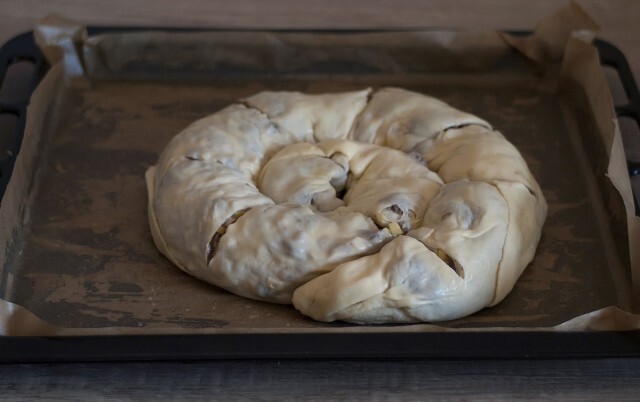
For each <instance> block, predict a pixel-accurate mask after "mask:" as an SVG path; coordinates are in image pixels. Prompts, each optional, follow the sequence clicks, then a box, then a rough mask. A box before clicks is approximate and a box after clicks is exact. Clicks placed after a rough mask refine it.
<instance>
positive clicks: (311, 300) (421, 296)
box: [146, 88, 547, 324]
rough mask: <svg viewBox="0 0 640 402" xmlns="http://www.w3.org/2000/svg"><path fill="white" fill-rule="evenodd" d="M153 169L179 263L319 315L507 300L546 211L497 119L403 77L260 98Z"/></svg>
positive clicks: (174, 149) (159, 220)
mask: <svg viewBox="0 0 640 402" xmlns="http://www.w3.org/2000/svg"><path fill="white" fill-rule="evenodd" d="M146 178H147V188H148V193H149V222H150V226H151V232H152V234H153V238H154V241H155V243H156V245H157V247H158V249H159V250H160V251H161V252H162V253H163V254H164V255H166V256H167V257H168V258H169V259H170V260H171V261H172V262H173V263H174V264H175V265H177V266H178V267H179V268H180V269H182V270H184V271H185V272H187V273H189V274H191V275H193V276H195V277H197V278H200V279H202V280H205V281H207V282H209V283H212V284H214V285H217V286H220V287H222V288H224V289H227V290H228V291H230V292H233V293H235V294H238V295H240V296H244V297H248V298H252V299H257V300H264V301H269V302H275V303H293V305H294V306H295V308H296V309H298V310H299V311H300V312H302V313H303V314H305V315H308V316H310V317H312V318H314V319H316V320H320V321H334V320H343V321H348V322H355V323H362V324H366V323H408V322H420V321H425V322H430V321H442V320H451V319H456V318H460V317H463V316H465V315H468V314H471V313H474V312H476V311H479V310H481V309H482V308H484V307H487V306H491V305H494V304H496V303H498V302H500V301H501V300H502V299H503V298H504V297H505V296H506V295H507V294H508V293H509V292H510V291H511V289H512V288H513V286H514V284H515V282H516V280H517V279H518V277H519V276H520V274H521V273H522V272H523V270H524V269H525V267H526V266H527V265H528V264H529V262H531V260H532V259H533V256H534V254H535V250H536V247H537V244H538V241H539V239H540V233H541V230H542V225H543V223H544V219H545V216H546V211H547V204H546V202H545V199H544V197H543V195H542V191H541V189H540V187H539V185H538V184H537V182H536V180H535V179H534V177H533V176H532V174H531V172H530V171H529V168H528V167H527V164H526V163H525V161H524V159H523V158H522V156H521V155H520V153H519V152H518V150H517V149H516V148H515V147H514V146H513V145H512V144H511V143H509V142H508V141H507V140H506V139H505V138H504V137H503V136H502V134H500V133H499V132H497V131H494V130H493V129H492V127H491V125H490V124H489V123H487V122H486V121H484V120H482V119H480V118H478V117H476V116H473V115H470V114H468V113H464V112H462V111H459V110H456V109H454V108H452V107H451V106H449V105H447V104H446V103H443V102H441V101H439V100H437V99H434V98H432V97H428V96H425V95H421V94H418V93H414V92H409V91H406V90H403V89H398V88H383V89H380V90H378V91H371V90H370V89H366V90H363V91H356V92H346V93H337V94H320V95H308V94H302V93H297V92H262V93H259V94H257V95H254V96H252V97H250V98H247V99H244V100H242V101H240V102H238V103H236V104H233V105H231V106H229V107H227V108H225V109H223V110H221V111H219V112H218V113H215V114H213V115H211V116H209V117H206V118H204V119H201V120H199V121H197V122H195V123H193V124H192V125H191V126H189V127H188V128H186V129H185V130H184V131H183V132H181V133H180V134H178V135H177V136H176V137H174V138H173V139H172V140H171V142H170V143H169V144H168V145H167V146H166V148H165V149H164V151H163V152H162V154H161V155H160V158H159V161H158V164H157V165H156V166H153V167H151V168H149V170H148V171H147V175H146Z"/></svg>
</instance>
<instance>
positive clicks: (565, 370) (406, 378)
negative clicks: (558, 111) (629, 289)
mask: <svg viewBox="0 0 640 402" xmlns="http://www.w3.org/2000/svg"><path fill="white" fill-rule="evenodd" d="M576 2H577V3H578V4H580V5H581V6H582V7H583V8H584V9H585V10H586V11H587V12H588V13H590V14H591V15H592V16H593V17H594V19H595V20H596V21H597V22H598V23H599V24H600V25H601V27H602V31H601V33H600V34H599V36H600V37H601V38H603V39H606V40H608V41H610V42H612V43H614V44H615V45H616V46H618V47H619V48H620V49H621V50H622V51H623V52H624V53H625V54H626V56H627V59H628V60H629V62H630V64H631V66H632V70H633V72H634V74H635V76H636V77H640V1H639V0H578V1H576ZM266 3H267V2H264V1H259V0H240V1H233V2H232V1H207V0H181V1H169V0H128V1H125V0H111V1H97V0H84V1H82V0H57V1H44V0H43V1H38V0H0V42H2V43H3V42H5V41H6V40H8V39H9V38H11V37H12V36H14V35H16V34H18V33H20V32H23V31H27V30H30V29H31V28H32V26H33V24H34V23H35V21H36V20H38V19H39V18H41V17H43V16H45V15H47V14H49V13H54V12H55V13H58V14H61V15H64V16H67V17H69V18H72V19H76V20H78V21H82V22H84V23H86V24H88V25H143V26H185V27H196V26H197V27H217V28H220V27H252V28H287V27H288V28H349V27H353V28H392V27H396V28H398V27H450V28H463V29H472V30H491V29H532V28H533V27H534V26H535V24H536V22H537V21H538V20H540V19H541V18H543V17H544V16H545V15H548V14H549V13H551V12H552V11H554V10H555V9H557V8H558V7H560V6H562V5H564V4H566V1H564V0H529V1H526V0H485V1H479V0H457V1H451V0H423V1H420V0H413V1H408V0H404V1H395V2H392V1H378V0H355V1H350V2H347V1H344V0H325V1H317V2H309V1H295V0H278V1H271V2H269V4H266ZM347 3H348V5H347ZM0 353H1V351H0ZM551 398H553V399H560V400H613V399H615V400H640V359H629V358H624V359H622V358H608V359H581V360H504V361H499V360H495V361H494V360H481V361H471V360H469V361H424V360H407V361H399V360H394V361H380V360H321V361H300V360H251V361H242V360H236V361H201V362H156V363H150V362H133V363H77V364H75V363H65V364H5V365H0V399H1V400H34V399H45V400H50V399H61V400H112V399H115V400H183V399H195V400H201V399H216V400H246V399H260V400H292V399H295V400H327V399H350V400H353V399H363V400H376V399H384V400H426V399H437V400H440V399H456V400H461V399H464V400H466V399H472V400H505V399H517V400H524V399H551Z"/></svg>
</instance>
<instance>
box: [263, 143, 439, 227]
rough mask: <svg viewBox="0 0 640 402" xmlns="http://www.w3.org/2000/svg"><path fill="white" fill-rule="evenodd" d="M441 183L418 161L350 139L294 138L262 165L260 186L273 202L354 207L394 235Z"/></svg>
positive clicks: (325, 208) (415, 221)
mask: <svg viewBox="0 0 640 402" xmlns="http://www.w3.org/2000/svg"><path fill="white" fill-rule="evenodd" d="M442 185H443V182H442V180H441V179H440V177H438V175H437V174H436V173H434V172H432V171H431V170H429V168H427V167H426V166H425V165H424V164H423V163H421V161H420V160H417V159H416V158H412V157H411V156H409V155H407V154H405V153H403V152H401V151H397V150H394V149H390V148H386V147H382V146H377V145H371V144H363V143H359V142H354V141H348V140H330V141H323V142H319V143H316V144H311V143H297V144H293V145H290V146H288V147H285V148H284V149H282V150H281V151H280V152H278V153H277V154H275V155H274V156H273V157H272V158H271V159H270V160H269V161H268V162H267V163H266V164H265V166H264V167H263V168H262V171H261V173H260V176H259V179H258V188H259V189H260V191H261V192H262V193H263V194H264V195H266V196H268V197H269V198H271V199H272V200H273V201H274V202H275V203H276V204H297V205H302V206H307V207H309V208H311V209H313V210H315V211H317V212H320V213H324V212H329V211H334V210H344V211H348V212H358V213H361V214H364V215H365V216H367V217H369V218H370V219H372V220H373V221H374V222H375V224H376V225H377V226H378V227H379V228H388V229H389V231H390V232H391V233H392V234H393V235H400V234H406V233H407V232H409V231H410V230H412V229H414V228H416V227H417V226H419V225H420V223H421V221H422V217H423V216H424V214H425V211H426V208H427V206H428V205H429V202H430V201H431V199H432V198H433V197H435V196H436V195H437V194H438V192H439V191H440V188H441V187H442Z"/></svg>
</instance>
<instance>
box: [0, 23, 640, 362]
mask: <svg viewBox="0 0 640 402" xmlns="http://www.w3.org/2000/svg"><path fill="white" fill-rule="evenodd" d="M146 29H148V28H146ZM130 30H132V29H129V28H127V29H124V28H102V27H98V28H89V33H90V34H91V35H94V34H99V33H104V32H123V31H130ZM133 30H138V29H137V28H135V29H133ZM170 31H176V30H175V29H170ZM334 32H335V31H334ZM348 32H353V31H348ZM595 45H596V47H597V48H598V50H599V52H600V57H601V61H602V64H603V65H605V66H609V67H612V68H613V69H615V71H616V72H617V73H618V75H619V78H620V81H621V83H622V85H623V87H624V90H625V92H626V95H627V98H628V102H626V103H624V104H621V105H617V106H616V112H617V114H618V116H621V117H622V116H624V117H627V118H631V119H634V120H635V121H636V122H637V123H638V124H639V125H640V92H639V91H638V87H637V85H636V83H635V80H634V78H633V76H632V74H631V70H630V68H629V65H628V63H627V61H626V59H625V57H624V55H623V54H622V53H621V52H620V51H619V50H618V49H617V48H616V47H615V46H613V45H611V44H609V43H607V42H605V41H602V40H596V41H595ZM25 60H26V61H29V62H31V63H33V66H34V68H33V74H32V76H31V77H29V78H28V80H27V82H26V83H25V87H26V88H27V90H28V91H32V90H33V89H34V88H35V87H36V85H37V83H38V82H39V80H40V79H41V78H42V77H43V76H44V74H45V73H46V71H47V68H48V65H47V63H46V61H45V59H44V57H43V55H42V54H41V52H40V51H39V49H38V47H37V46H36V45H35V43H34V40H33V35H32V34H31V33H25V34H23V35H20V36H17V37H16V38H14V39H12V40H11V41H9V42H7V43H6V44H5V45H4V46H3V47H2V49H0V82H1V81H3V80H4V77H5V73H6V71H7V69H8V68H9V66H10V65H12V64H13V63H15V62H17V61H25ZM28 104H29V100H28V98H25V99H24V100H22V101H18V102H0V114H10V115H12V116H15V118H17V124H15V125H14V132H13V133H11V136H10V138H11V141H9V142H8V148H7V151H6V156H5V157H4V158H3V159H2V160H1V162H0V177H1V181H0V195H3V194H4V192H5V190H6V186H7V183H8V181H9V179H10V177H11V173H12V171H13V164H14V161H15V156H16V155H17V154H18V153H19V152H20V145H21V142H22V135H23V131H24V124H25V119H26V112H27V106H28ZM0 130H2V128H1V127H0ZM639 162H640V161H628V166H629V171H630V174H632V175H637V174H639V173H640V164H639ZM636 210H637V211H638V201H637V200H636ZM638 356H640V331H638V330H633V331H605V332H545V331H531V332H523V331H500V332H425V333H415V332H412V333H382V332H380V333H376V332H367V333H323V334H314V333H295V334H294V333H289V334H288V333H282V334H267V333H256V334H212V335H139V336H131V335H118V336H64V337H38V336H34V337H29V336H27V337H0V362H51V361H111V360H115V361H127V360H175V359H190V360H195V359H219V358H239V359H244V358H246V359H255V358H388V357H393V358H447V359H468V358H576V357H580V358H593V357H638Z"/></svg>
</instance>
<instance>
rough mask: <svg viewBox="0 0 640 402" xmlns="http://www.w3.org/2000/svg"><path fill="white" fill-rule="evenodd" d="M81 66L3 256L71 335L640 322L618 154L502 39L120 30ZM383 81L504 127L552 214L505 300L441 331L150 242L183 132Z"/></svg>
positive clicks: (21, 295) (43, 314)
mask: <svg viewBox="0 0 640 402" xmlns="http://www.w3.org/2000/svg"><path fill="white" fill-rule="evenodd" d="M74 32H75V31H74ZM128 39H131V40H128ZM257 44H258V45H259V46H258V45H257ZM203 52H205V53H203ZM203 54H204V56H203ZM225 55H226V56H227V57H225ZM178 56H179V57H178ZM576 57H577V56H576ZM65 60H68V58H65ZM82 60H83V63H84V66H85V67H86V70H87V72H88V74H89V75H88V77H89V78H90V79H88V80H87V79H84V78H79V79H72V80H70V81H69V82H68V84H67V85H66V86H65V90H64V97H61V98H62V99H65V102H64V105H63V107H62V108H61V109H60V113H57V114H56V115H57V116H58V117H59V124H58V125H57V129H56V130H55V132H54V133H52V135H51V137H50V139H49V140H48V142H47V144H48V145H47V147H46V148H44V149H43V150H42V152H41V154H40V155H39V156H38V158H37V172H36V175H35V176H33V177H29V178H26V179H25V180H28V181H30V182H31V183H34V184H33V186H34V189H33V191H32V198H30V203H29V211H30V217H29V219H28V221H27V222H26V225H25V227H24V230H23V231H22V232H21V235H20V237H19V240H20V241H19V247H20V253H9V254H7V257H5V258H6V259H5V261H4V265H3V266H4V270H5V271H6V272H9V273H10V275H11V276H12V278H14V281H13V282H12V283H11V284H10V286H9V287H8V289H7V291H6V293H5V296H4V298H5V299H7V300H8V301H10V302H13V303H16V304H18V305H21V306H23V307H24V308H26V309H27V310H29V311H31V312H32V313H34V314H36V315H37V316H39V317H40V318H42V319H43V320H45V321H46V322H48V323H51V324H53V325H55V326H57V327H59V328H76V330H64V329H63V330H61V333H83V331H85V332H84V333H86V331H90V332H91V333H93V334H100V333H105V334H109V333H176V332H179V333H197V332H201V331H205V332H207V331H209V332H228V333H235V332H256V331H263V332H264V331H267V332H295V331H315V332H322V331H369V330H375V331H415V330H441V331H442V330H449V329H456V328H461V329H464V330H482V329H485V330H486V329H497V328H506V329H522V328H524V329H528V330H538V329H543V328H546V329H548V328H550V327H554V326H558V325H559V327H557V329H563V330H571V329H577V328H580V329H586V328H596V329H612V328H621V327H622V326H623V325H624V326H625V328H637V327H639V326H640V320H638V317H637V316H634V315H629V314H624V313H623V312H621V311H620V310H616V309H613V310H612V309H611V308H610V307H609V306H615V305H618V306H620V307H621V308H623V309H628V308H629V306H630V305H631V304H632V302H631V300H630V297H631V296H630V294H631V292H630V288H631V279H630V267H629V263H630V262H629V261H630V260H629V257H628V256H624V255H621V253H623V252H624V247H622V248H621V247H618V246H617V244H619V242H620V239H619V237H620V233H623V234H624V233H626V231H627V229H628V227H626V226H625V221H624V220H620V219H610V218H609V216H610V214H617V215H620V216H626V211H624V208H623V207H621V205H623V204H621V203H619V202H611V203H605V202H603V201H602V198H603V196H604V195H605V192H603V190H602V186H600V185H598V184H597V183H598V182H601V181H603V178H602V177H601V176H602V175H600V173H602V166H604V167H605V169H604V173H608V174H610V173H611V172H610V171H609V172H607V169H606V167H607V166H609V163H608V162H607V160H606V158H607V157H608V156H609V155H610V152H609V150H607V149H604V148H602V147H601V148H602V151H601V152H598V151H595V152H591V153H589V152H590V151H585V149H592V148H593V144H592V143H591V142H589V144H586V143H585V141H587V142H588V140H589V138H590V137H588V136H587V137H584V138H583V136H582V132H583V130H582V127H581V126H580V124H579V123H576V121H578V122H580V121H582V120H584V119H580V117H584V116H575V113H573V112H572V110H573V111H575V110H577V109H576V108H573V109H572V108H571V107H570V106H571V105H575V102H573V103H572V102H571V101H570V100H571V99H572V97H571V96H568V94H563V93H561V92H557V91H556V88H558V87H559V86H560V87H562V85H558V84H561V82H558V81H556V80H557V75H556V74H546V73H547V72H548V70H545V68H546V67H544V66H542V67H541V65H535V64H533V63H531V62H530V61H529V60H527V59H526V58H524V57H522V56H521V55H520V54H519V53H518V52H516V51H514V50H512V49H511V48H510V47H509V46H508V45H506V43H505V42H504V41H502V39H501V37H500V35H498V34H495V33H488V34H473V33H452V32H418V33H416V32H407V33H373V34H358V33H352V34H343V35H336V34H321V33H303V34H298V33H276V34H274V33H259V32H253V33H233V32H218V33H211V32H208V33H197V34H188V33H187V34H185V33H182V34H178V33H148V32H147V33H135V34H113V35H105V36H100V37H94V38H89V39H88V41H87V42H86V44H85V47H84V50H83V57H82ZM553 68H557V67H553ZM569 75H570V76H571V74H569ZM565 79H566V77H565ZM370 86H371V87H382V86H400V87H404V88H407V89H410V90H414V91H418V92H422V93H426V94H430V95H433V96H436V97H439V98H442V99H443V100H445V101H447V102H449V103H450V104H451V105H453V106H454V107H456V108H459V109H462V110H465V111H468V112H471V113H474V114H477V115H479V116H481V117H482V118H484V119H486V120H488V121H489V122H491V123H492V124H493V125H494V127H495V128H496V129H498V130H499V131H501V132H502V133H503V134H504V135H505V136H506V137H507V138H508V139H509V140H510V141H511V142H512V143H513V144H514V145H516V147H518V149H519V150H520V151H521V152H522V153H523V156H524V157H525V159H526V161H527V163H528V164H529V166H530V168H531V170H532V172H533V174H534V176H535V177H536V179H537V180H538V181H539V183H540V185H541V187H542V188H543V191H544V193H545V197H546V199H547V201H548V203H549V214H548V218H547V221H546V223H545V227H544V229H543V234H542V239H541V242H540V244H539V247H538V251H537V254H536V257H535V259H534V261H533V262H532V263H531V265H530V266H529V267H528V268H527V270H526V271H525V273H524V274H523V276H522V277H521V278H520V280H519V281H518V283H517V284H516V287H515V288H514V290H513V291H512V293H511V294H510V295H509V296H508V297H507V298H506V299H505V300H504V301H503V302H502V303H500V304H499V305H498V306H496V307H493V308H490V309H485V310H483V311H481V312H479V313H477V314H474V315H472V316H469V317H466V318H463V319H460V320H456V321H453V322H446V323H439V324H438V325H414V326H382V327H381V326H373V327H360V326H354V325H350V324H343V323H333V324H325V323H319V322H315V321H312V320H311V319H309V318H306V317H304V316H302V315H300V314H299V313H297V312H296V311H295V310H294V309H293V307H291V306H284V305H275V304H268V303H262V302H256V301H251V300H247V299H243V298H240V297H237V296H234V295H232V294H230V293H228V292H226V291H223V290H220V289H218V288H216V287H214V286H211V285H208V284H206V283H203V282H200V281H198V280H196V279H194V278H192V277H189V276H187V275H186V274H184V273H182V272H181V271H179V270H178V269H177V268H175V267H173V266H172V264H171V263H170V262H169V261H168V260H166V259H165V258H164V257H163V256H161V255H160V253H159V252H158V251H157V250H156V249H155V247H154V245H153V242H152V239H151V235H150V232H149V228H148V222H147V211H146V202H147V200H146V189H145V183H144V172H145V170H146V169H147V167H149V166H151V165H153V164H155V163H156V160H157V157H158V154H159V152H160V151H161V150H162V149H163V147H164V146H165V144H166V143H167V142H168V140H169V139H170V138H171V137H172V136H174V135H175V134H176V133H177V132H179V131H180V130H181V129H183V128H184V127H185V126H186V125H188V124H189V123H191V122H193V121H194V120H196V119H198V118H200V117H204V116H206V115H208V114H210V113H213V112H215V111H217V110H219V109H221V108H223V107H224V106H226V105H228V104H229V103H231V102H233V101H235V100H237V99H239V98H243V97H246V96H249V95H251V94H253V93H256V92H259V91H262V90H275V89H277V90H297V91H305V92H315V93H320V92H330V91H343V90H352V89H360V88H363V87H370ZM600 96H605V94H600ZM578 109H579V110H582V111H584V110H587V111H589V108H586V109H585V108H584V107H582V106H581V107H580V108H578ZM591 112H592V111H591ZM591 115H594V116H595V114H594V113H591ZM591 115H589V116H591ZM593 118H595V117H593ZM590 127H592V128H593V127H595V128H593V129H594V130H596V129H597V127H598V125H597V124H595V123H594V124H592V125H591V126H590ZM586 145H589V146H586ZM597 146H600V145H597ZM598 149H600V148H598ZM593 155H595V158H596V159H594V158H593V157H592V156H593ZM605 178H606V177H605ZM627 182H628V178H627ZM594 183H596V184H594ZM606 194H607V196H608V194H609V193H606ZM3 208H4V205H3ZM609 208H615V210H610V209H609ZM594 217H597V218H598V219H594ZM629 227H631V226H629ZM623 237H624V236H623ZM623 240H624V239H623ZM11 247H15V245H13V246H11V245H10V247H9V248H7V249H8V250H9V249H11ZM4 286H7V284H4ZM0 307H2V306H0ZM0 312H2V309H0ZM576 317H577V318H576ZM572 319H573V321H572ZM78 328H79V329H78ZM74 331H75V332H74ZM37 332H38V331H37V330H36V329H34V331H32V333H33V334H35V333H37Z"/></svg>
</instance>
